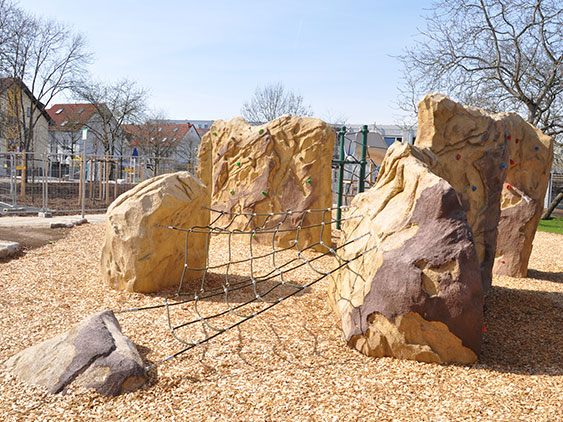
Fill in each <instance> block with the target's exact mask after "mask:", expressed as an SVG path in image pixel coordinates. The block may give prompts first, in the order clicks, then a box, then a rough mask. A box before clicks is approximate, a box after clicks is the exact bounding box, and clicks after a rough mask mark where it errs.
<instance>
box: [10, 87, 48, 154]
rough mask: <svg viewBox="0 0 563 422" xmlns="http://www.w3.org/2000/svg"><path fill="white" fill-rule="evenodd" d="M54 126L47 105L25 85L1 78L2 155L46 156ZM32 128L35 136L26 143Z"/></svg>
mask: <svg viewBox="0 0 563 422" xmlns="http://www.w3.org/2000/svg"><path fill="white" fill-rule="evenodd" d="M52 123H53V122H52V119H51V117H50V116H49V114H48V113H47V112H46V110H45V106H44V105H43V104H42V103H41V102H40V101H38V100H37V99H36V98H35V96H34V95H33V93H32V92H31V91H30V90H29V88H28V87H27V86H26V85H25V83H23V82H22V81H21V80H20V79H17V78H0V152H6V151H19V152H23V151H24V150H25V151H26V152H32V153H34V154H44V153H46V152H47V151H48V146H49V126H50V125H51V124H52ZM29 128H32V133H33V136H32V137H31V138H30V139H29V140H27V139H25V133H29V132H28V131H29ZM28 141H29V142H28Z"/></svg>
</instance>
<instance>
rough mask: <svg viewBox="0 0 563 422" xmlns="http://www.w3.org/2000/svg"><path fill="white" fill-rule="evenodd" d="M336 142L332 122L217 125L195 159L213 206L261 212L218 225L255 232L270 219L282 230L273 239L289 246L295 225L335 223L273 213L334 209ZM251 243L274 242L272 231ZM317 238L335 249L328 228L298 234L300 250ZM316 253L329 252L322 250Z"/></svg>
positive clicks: (318, 215) (287, 119) (326, 216)
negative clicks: (332, 188) (332, 207)
mask: <svg viewBox="0 0 563 422" xmlns="http://www.w3.org/2000/svg"><path fill="white" fill-rule="evenodd" d="M334 138H335V134H334V131H333V129H332V128H331V127H330V126H329V125H328V124H326V123H324V122H322V121H321V120H319V119H313V118H309V117H295V116H289V115H286V116H282V117H280V118H278V119H275V120H272V121H271V122H268V123H266V124H264V125H261V126H251V125H250V124H248V123H247V122H246V121H245V120H244V119H242V118H236V119H233V120H231V121H228V122H225V121H222V120H218V121H215V123H213V126H212V127H211V129H210V130H209V132H208V133H207V134H206V135H204V136H203V139H202V142H201V145H200V149H199V156H198V159H199V168H198V177H199V178H200V180H201V181H202V182H203V183H204V184H205V185H206V186H207V187H208V188H209V190H210V192H211V207H212V208H213V209H217V210H221V211H226V212H235V213H256V214H257V215H256V216H252V218H250V217H248V216H244V217H237V218H236V219H235V220H234V221H233V222H231V218H232V217H231V216H224V217H223V218H220V219H219V220H218V221H217V222H216V224H218V225H221V224H224V225H227V224H229V229H230V230H247V231H252V230H254V229H259V228H260V227H261V226H262V225H263V224H264V222H266V224H265V227H267V228H275V227H279V229H280V230H282V231H281V232H279V233H277V234H276V239H275V240H276V242H275V243H276V245H277V246H279V247H288V246H291V245H292V244H293V243H294V241H295V239H296V231H295V230H294V229H296V228H297V227H298V226H301V227H305V226H313V225H319V224H321V223H322V222H323V221H324V222H328V221H330V219H331V213H330V212H310V213H306V214H303V213H292V214H290V215H283V214H281V215H276V214H275V213H278V212H280V213H284V212H285V211H288V210H295V211H301V210H324V209H327V208H330V207H331V206H332V192H331V160H332V154H333V148H334ZM270 213H272V214H273V215H269V214H270ZM260 214H263V215H260ZM264 214H265V215H264ZM266 219H267V220H266ZM283 230H286V231H283ZM254 239H255V240H256V241H257V242H259V243H260V242H263V243H268V244H270V243H271V242H272V234H271V233H268V234H266V233H263V234H260V232H259V231H258V232H257V233H256V234H255V237H254ZM320 241H322V242H323V243H324V244H325V245H330V241H331V235H330V225H326V226H324V227H321V226H319V227H311V228H309V229H304V230H300V231H299V243H298V246H299V247H300V248H304V247H307V246H311V245H314V244H316V243H318V242H320ZM315 249H317V250H322V251H326V249H325V248H324V247H323V246H322V245H317V246H316V247H315Z"/></svg>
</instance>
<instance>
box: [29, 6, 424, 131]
mask: <svg viewBox="0 0 563 422" xmlns="http://www.w3.org/2000/svg"><path fill="white" fill-rule="evenodd" d="M429 4H430V0H420V1H415V0H405V1H383V0H372V1H349V2H344V1H329V0H325V1H284V0H280V1H245V0H239V1H213V0H208V1H197V2H195V1H172V0H162V1H159V2H158V1H154V0H153V1H144V0H137V1H133V0H113V1H111V0H110V1H108V0H98V1H95V2H81V1H76V0H49V1H45V0H20V1H19V5H20V6H21V7H22V8H24V9H26V10H28V11H31V12H33V13H35V14H36V15H40V16H45V17H51V18H55V19H57V20H59V21H61V22H64V23H66V24H68V25H70V26H71V27H72V28H73V29H75V30H77V31H80V32H82V33H83V34H84V35H85V36H86V38H87V39H88V46H89V49H90V50H91V51H92V52H93V53H94V62H93V64H92V65H91V67H90V70H91V73H92V75H93V76H94V77H95V78H96V79H101V80H105V81H112V80H116V79H119V78H122V77H127V78H129V79H132V80H134V81H136V82H138V83H139V84H140V85H141V86H144V87H145V88H147V89H148V90H149V91H150V99H149V103H150V106H151V107H152V108H154V109H157V110H159V111H161V112H163V113H164V114H165V115H166V116H167V117H168V118H171V119H212V120H214V119H230V118H232V117H235V116H237V115H239V114H240V108H241V105H242V103H243V102H244V101H246V100H248V99H249V98H250V97H251V96H252V94H253V93H254V90H255V89H256V87H257V86H259V85H265V84H267V83H269V82H277V81H281V82H283V83H284V84H285V86H286V88H288V89H291V90H293V91H295V92H297V93H299V94H301V95H302V96H303V97H304V99H305V102H306V103H308V104H310V105H311V108H312V109H313V112H314V114H315V116H316V117H320V118H324V119H328V118H329V117H335V116H343V117H345V118H347V119H348V122H349V123H368V124H371V123H374V122H377V123H378V124H390V123H393V122H395V121H396V120H397V119H398V118H399V117H400V115H401V113H400V112H399V111H398V110H397V108H396V105H395V102H396V100H397V96H398V90H397V85H398V83H399V78H400V66H399V63H398V62H397V60H396V59H395V58H394V57H392V56H393V55H397V54H400V52H401V50H402V48H403V47H404V46H405V45H408V44H411V43H412V42H413V39H414V35H415V34H416V28H417V27H422V26H423V23H424V22H423V19H422V18H421V16H422V15H423V14H424V10H423V8H424V7H427V6H428V5H429Z"/></svg>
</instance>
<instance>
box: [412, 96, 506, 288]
mask: <svg viewBox="0 0 563 422" xmlns="http://www.w3.org/2000/svg"><path fill="white" fill-rule="evenodd" d="M418 110H419V111H418V133H417V135H416V142H415V145H417V146H419V147H421V148H429V149H430V150H431V151H432V152H433V153H434V154H436V156H437V157H438V161H439V164H438V165H437V166H436V167H435V168H434V169H433V170H434V172H435V173H436V174H437V175H438V176H440V177H442V178H443V179H445V180H447V181H448V182H449V183H450V184H451V185H452V186H453V187H454V189H455V190H456V192H457V193H458V195H459V196H460V198H461V201H462V204H463V207H464V210H465V211H466V213H467V221H468V222H469V225H470V226H471V228H472V230H473V235H474V242H475V246H476V248H477V255H478V257H479V262H480V263H481V278H482V282H483V287H484V288H485V289H488V288H489V287H490V286H491V282H492V268H493V262H494V257H495V250H496V243H497V226H498V222H499V218H500V197H501V191H502V187H503V182H504V180H505V179H506V175H507V172H508V162H509V161H508V160H509V147H508V144H507V140H508V137H509V135H510V133H509V130H508V125H507V122H506V121H505V119H504V116H503V115H489V114H487V113H485V112H484V111H482V110H479V109H477V108H473V107H466V106H462V105H461V104H458V103H455V102H454V101H452V100H450V99H449V98H447V97H446V96H444V95H441V94H428V95H426V96H425V97H424V98H423V99H422V100H421V101H420V103H419V104H418Z"/></svg>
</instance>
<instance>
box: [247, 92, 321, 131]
mask: <svg viewBox="0 0 563 422" xmlns="http://www.w3.org/2000/svg"><path fill="white" fill-rule="evenodd" d="M240 112H241V114H242V116H243V117H244V118H245V119H246V120H247V121H248V122H251V123H265V122H269V121H270V120H273V119H276V118H278V117H280V116H283V115H284V114H293V115H295V116H311V115H312V111H311V108H310V107H309V106H307V105H305V104H304V103H303V97H302V96H301V95H297V94H294V93H293V92H291V91H286V89H285V87H284V85H283V84H282V83H281V82H275V83H270V84H268V85H266V86H264V87H262V88H261V87H258V88H256V91H255V92H254V96H253V97H252V98H251V99H250V101H249V102H245V103H244V104H243V105H242V108H241V110H240Z"/></svg>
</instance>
